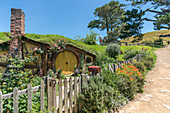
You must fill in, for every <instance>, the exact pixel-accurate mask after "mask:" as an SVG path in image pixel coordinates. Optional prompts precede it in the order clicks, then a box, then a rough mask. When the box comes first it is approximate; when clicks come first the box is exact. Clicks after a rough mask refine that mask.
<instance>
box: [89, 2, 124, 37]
mask: <svg viewBox="0 0 170 113" xmlns="http://www.w3.org/2000/svg"><path fill="white" fill-rule="evenodd" d="M122 6H123V4H119V2H118V1H111V2H109V3H108V4H105V5H103V6H102V7H98V8H96V9H95V12H94V15H95V17H98V19H96V20H93V21H90V23H89V25H88V28H91V29H93V28H97V29H100V30H102V31H103V30H105V29H106V30H107V34H108V33H109V32H112V31H113V30H114V29H116V28H117V27H118V26H119V25H121V24H122V23H121V18H122V17H123V16H124V15H123V14H124V9H123V8H121V7H122Z"/></svg>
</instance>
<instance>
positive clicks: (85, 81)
mask: <svg viewBox="0 0 170 113" xmlns="http://www.w3.org/2000/svg"><path fill="white" fill-rule="evenodd" d="M81 79H82V84H81V85H82V86H83V84H87V74H81ZM81 88H82V87H81Z"/></svg>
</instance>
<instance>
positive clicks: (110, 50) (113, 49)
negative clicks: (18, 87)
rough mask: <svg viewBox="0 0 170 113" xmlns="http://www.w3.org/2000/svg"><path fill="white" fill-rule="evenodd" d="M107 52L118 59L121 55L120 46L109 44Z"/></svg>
mask: <svg viewBox="0 0 170 113" xmlns="http://www.w3.org/2000/svg"><path fill="white" fill-rule="evenodd" d="M106 52H107V53H108V54H109V56H110V57H114V58H115V57H116V56H117V55H118V54H119V53H120V46H119V45H118V44H114V43H112V44H109V45H108V46H107V48H106Z"/></svg>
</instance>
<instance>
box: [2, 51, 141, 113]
mask: <svg viewBox="0 0 170 113" xmlns="http://www.w3.org/2000/svg"><path fill="white" fill-rule="evenodd" d="M141 58H142V54H137V55H136V56H135V57H133V58H130V59H129V60H126V61H122V62H119V63H118V64H111V65H110V64H109V67H108V69H109V70H110V71H111V72H112V73H114V72H116V71H117V68H121V67H122V65H123V63H126V64H128V63H133V61H134V60H137V61H140V60H141ZM87 81H88V78H87V74H82V75H81V76H80V77H78V78H77V77H70V78H65V79H64V80H61V79H59V80H56V79H53V78H50V77H45V78H44V79H43V80H41V85H39V86H36V87H32V85H31V84H28V86H27V89H24V90H19V91H18V89H17V88H14V90H13V92H12V93H8V94H2V92H1V91H0V113H3V100H5V99H10V98H13V108H14V109H13V110H14V111H13V112H14V113H18V103H19V102H18V97H19V96H20V95H23V94H27V95H28V99H27V110H28V112H31V111H32V92H34V91H40V110H41V111H44V110H49V111H53V109H55V110H54V113H63V112H64V113H68V112H69V113H73V112H74V113H78V112H79V111H80V110H81V108H82V105H81V103H80V102H79V101H78V99H77V97H78V94H79V92H81V88H82V84H85V83H87ZM57 86H58V87H57ZM57 88H58V89H57ZM45 93H47V109H46V108H45V107H44V101H45Z"/></svg>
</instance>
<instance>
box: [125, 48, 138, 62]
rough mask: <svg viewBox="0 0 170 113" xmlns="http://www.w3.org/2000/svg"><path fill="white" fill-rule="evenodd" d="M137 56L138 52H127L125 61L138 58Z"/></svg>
mask: <svg viewBox="0 0 170 113" xmlns="http://www.w3.org/2000/svg"><path fill="white" fill-rule="evenodd" d="M136 54H137V51H136V50H131V51H127V52H126V54H125V56H124V59H125V60H128V59H129V58H132V57H134V56H136Z"/></svg>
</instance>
